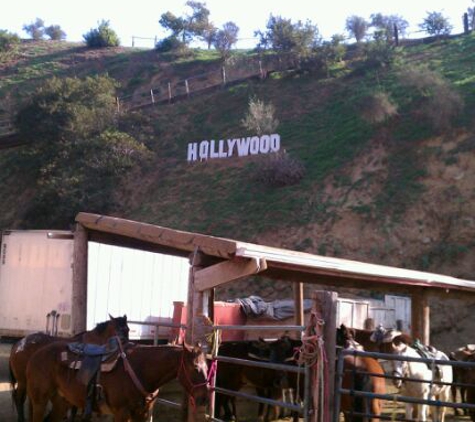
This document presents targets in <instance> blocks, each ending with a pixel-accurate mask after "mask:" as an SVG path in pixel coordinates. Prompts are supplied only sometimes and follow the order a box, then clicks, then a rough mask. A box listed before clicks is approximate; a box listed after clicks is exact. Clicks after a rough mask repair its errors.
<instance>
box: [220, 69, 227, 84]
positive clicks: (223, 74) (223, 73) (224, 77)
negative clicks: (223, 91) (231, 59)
mask: <svg viewBox="0 0 475 422" xmlns="http://www.w3.org/2000/svg"><path fill="white" fill-rule="evenodd" d="M221 74H222V76H223V86H224V85H226V68H225V67H224V66H223V67H222V68H221Z"/></svg>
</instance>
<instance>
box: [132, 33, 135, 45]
mask: <svg viewBox="0 0 475 422" xmlns="http://www.w3.org/2000/svg"><path fill="white" fill-rule="evenodd" d="M132 47H135V37H134V36H133V35H132Z"/></svg>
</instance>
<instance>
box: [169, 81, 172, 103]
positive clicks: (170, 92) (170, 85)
mask: <svg viewBox="0 0 475 422" xmlns="http://www.w3.org/2000/svg"><path fill="white" fill-rule="evenodd" d="M168 102H169V103H171V102H172V84H171V82H168Z"/></svg>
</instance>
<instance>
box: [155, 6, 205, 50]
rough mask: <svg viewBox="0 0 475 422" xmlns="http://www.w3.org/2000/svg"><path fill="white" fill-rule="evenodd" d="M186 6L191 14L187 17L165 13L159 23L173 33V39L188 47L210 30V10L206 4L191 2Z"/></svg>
mask: <svg viewBox="0 0 475 422" xmlns="http://www.w3.org/2000/svg"><path fill="white" fill-rule="evenodd" d="M185 4H186V6H188V7H189V8H191V12H190V13H189V14H186V15H185V16H175V15H174V14H173V13H172V12H166V13H163V14H162V16H161V17H160V20H159V21H158V22H159V23H160V25H161V26H163V27H164V28H165V29H167V30H169V31H171V33H172V34H171V37H174V38H176V39H178V40H180V41H181V43H182V44H183V45H188V44H189V43H190V41H191V40H192V39H193V38H195V37H201V36H203V35H204V34H205V33H206V32H207V31H209V29H210V22H209V14H210V12H209V10H208V8H207V7H206V4H205V3H201V2H199V1H192V0H189V1H187V2H186V3H185Z"/></svg>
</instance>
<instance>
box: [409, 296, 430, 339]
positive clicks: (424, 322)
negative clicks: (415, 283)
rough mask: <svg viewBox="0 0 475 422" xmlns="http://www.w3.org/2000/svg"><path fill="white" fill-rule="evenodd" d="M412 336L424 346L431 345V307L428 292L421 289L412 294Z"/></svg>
mask: <svg viewBox="0 0 475 422" xmlns="http://www.w3.org/2000/svg"><path fill="white" fill-rule="evenodd" d="M411 319H412V321H411V335H412V337H413V338H415V339H416V338H417V339H419V340H420V341H421V343H422V344H425V345H428V344H430V306H429V295H428V291H427V290H424V289H420V290H418V291H417V292H415V293H413V294H412V300H411Z"/></svg>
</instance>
